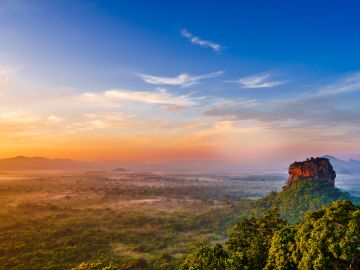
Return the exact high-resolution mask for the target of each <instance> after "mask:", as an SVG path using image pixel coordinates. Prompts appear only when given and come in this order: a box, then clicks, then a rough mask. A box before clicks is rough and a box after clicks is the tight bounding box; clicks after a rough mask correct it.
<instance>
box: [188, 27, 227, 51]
mask: <svg viewBox="0 0 360 270" xmlns="http://www.w3.org/2000/svg"><path fill="white" fill-rule="evenodd" d="M181 35H182V36H183V37H186V38H187V39H189V40H190V42H191V43H192V44H194V45H198V46H200V47H204V48H210V49H212V50H213V51H214V52H220V51H221V50H222V49H223V48H224V47H223V46H221V45H220V44H217V43H215V42H212V41H209V40H204V39H201V38H200V37H197V36H195V35H193V34H192V33H190V32H189V31H188V30H186V29H185V28H184V29H182V30H181Z"/></svg>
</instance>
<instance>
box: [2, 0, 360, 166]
mask: <svg viewBox="0 0 360 270" xmlns="http://www.w3.org/2000/svg"><path fill="white" fill-rule="evenodd" d="M359 12H360V4H359V3H358V1H95V0H93V1H90V0H89V1H70V0H69V1H67V0H65V1H64V0H58V1H57V0H53V1H46V0H28V1H21V0H1V1H0V158H5V157H11V156H17V155H26V156H45V157H51V158H55V157H56V158H73V159H80V160H108V159H111V160H138V161H144V162H159V161H161V162H163V161H174V160H219V161H220V160H221V161H223V162H232V163H238V164H243V165H248V164H262V163H264V162H270V161H279V162H280V161H281V162H282V161H287V160H290V161H293V160H295V159H303V158H305V157H308V156H319V155H324V154H331V155H335V156H338V157H341V158H360V136H359V134H360V49H359V48H360V27H359V26H360V16H359Z"/></svg>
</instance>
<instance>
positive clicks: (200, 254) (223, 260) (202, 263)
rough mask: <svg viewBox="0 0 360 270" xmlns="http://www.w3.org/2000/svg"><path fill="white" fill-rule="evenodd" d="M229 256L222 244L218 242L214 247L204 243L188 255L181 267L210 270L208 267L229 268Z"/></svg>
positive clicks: (192, 269) (220, 269) (219, 269)
mask: <svg viewBox="0 0 360 270" xmlns="http://www.w3.org/2000/svg"><path fill="white" fill-rule="evenodd" d="M228 258H229V254H228V252H226V251H225V250H224V248H223V246H222V245H220V244H216V245H215V246H214V247H210V246H206V245H203V246H201V247H200V248H199V249H197V250H195V251H194V252H193V253H191V254H189V255H188V256H186V259H185V261H184V263H183V264H182V265H181V267H180V269H183V270H185V269H191V270H208V269H218V270H222V269H227V268H226V267H227V260H228Z"/></svg>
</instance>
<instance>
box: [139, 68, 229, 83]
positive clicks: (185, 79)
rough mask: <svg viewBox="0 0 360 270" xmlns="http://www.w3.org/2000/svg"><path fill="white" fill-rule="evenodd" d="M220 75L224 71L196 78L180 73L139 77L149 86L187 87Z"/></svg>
mask: <svg viewBox="0 0 360 270" xmlns="http://www.w3.org/2000/svg"><path fill="white" fill-rule="evenodd" d="M222 74H224V71H222V70H219V71H216V72H212V73H207V74H202V75H196V76H192V75H189V74H187V73H181V74H179V75H178V76H175V77H164V76H154V75H147V74H139V76H140V77H141V78H142V79H143V80H144V82H146V83H149V84H154V85H173V86H180V87H189V86H192V85H195V84H199V83H200V81H202V80H205V79H212V78H216V77H219V76H221V75H222Z"/></svg>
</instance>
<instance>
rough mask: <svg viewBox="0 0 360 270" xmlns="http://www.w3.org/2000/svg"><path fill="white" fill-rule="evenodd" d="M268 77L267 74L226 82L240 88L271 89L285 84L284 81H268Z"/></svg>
mask: <svg viewBox="0 0 360 270" xmlns="http://www.w3.org/2000/svg"><path fill="white" fill-rule="evenodd" d="M270 77H271V75H270V74H269V73H265V74H256V75H250V76H246V77H243V78H241V79H239V80H235V81H227V82H233V83H238V84H239V85H240V86H241V87H242V88H272V87H275V86H279V85H283V84H285V83H286V82H285V81H276V80H270Z"/></svg>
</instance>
